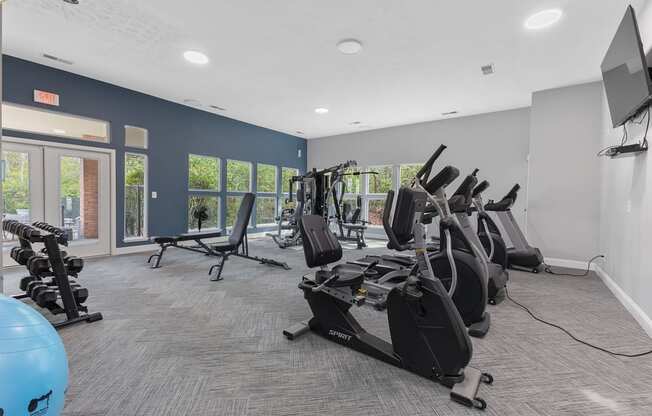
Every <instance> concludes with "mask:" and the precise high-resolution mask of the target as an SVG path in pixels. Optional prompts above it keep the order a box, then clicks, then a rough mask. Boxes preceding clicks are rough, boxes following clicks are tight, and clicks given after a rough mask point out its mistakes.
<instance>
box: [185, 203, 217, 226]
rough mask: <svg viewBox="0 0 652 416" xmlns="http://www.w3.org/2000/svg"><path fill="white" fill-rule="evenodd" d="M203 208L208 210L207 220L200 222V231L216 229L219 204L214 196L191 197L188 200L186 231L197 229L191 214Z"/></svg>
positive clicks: (195, 221)
mask: <svg viewBox="0 0 652 416" xmlns="http://www.w3.org/2000/svg"><path fill="white" fill-rule="evenodd" d="M200 206H204V207H206V208H207V209H208V211H207V214H208V219H206V220H204V221H202V225H201V227H202V230H204V229H210V228H217V226H218V223H219V221H218V217H219V212H220V211H219V207H220V206H219V202H218V199H217V197H216V196H191V197H190V198H188V230H196V229H197V220H196V219H195V218H194V216H193V213H194V211H195V209H196V208H197V207H200Z"/></svg>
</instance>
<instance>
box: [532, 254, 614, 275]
mask: <svg viewBox="0 0 652 416" xmlns="http://www.w3.org/2000/svg"><path fill="white" fill-rule="evenodd" d="M603 258H604V255H602V254H598V255H597V256H594V257H593V258H591V260H589V262H588V263H587V265H586V270H585V271H584V273H582V274H573V273H557V272H555V271H554V270H552V267H550V265H548V264H546V263H543V271H544V272H546V273H548V274H553V275H555V276H571V277H584V276H588V275H589V272H590V271H591V263H593V262H594V261H596V260H597V259H603Z"/></svg>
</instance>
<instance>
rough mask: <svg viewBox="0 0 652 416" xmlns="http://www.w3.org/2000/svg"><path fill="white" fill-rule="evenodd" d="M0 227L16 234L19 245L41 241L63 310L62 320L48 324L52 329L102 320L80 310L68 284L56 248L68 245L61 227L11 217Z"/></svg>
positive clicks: (99, 316)
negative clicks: (30, 222) (64, 314)
mask: <svg viewBox="0 0 652 416" xmlns="http://www.w3.org/2000/svg"><path fill="white" fill-rule="evenodd" d="M2 228H3V230H5V231H7V232H9V233H12V234H14V235H15V236H16V237H18V239H19V241H20V245H21V247H22V248H31V246H32V244H33V243H42V244H44V246H45V249H46V250H47V253H48V260H49V262H50V266H51V267H52V273H53V276H54V279H55V280H56V283H57V286H58V288H59V295H60V296H61V302H62V303H63V310H64V311H65V313H66V320H64V321H61V322H57V323H52V325H53V326H54V327H55V328H56V329H60V328H63V327H66V326H69V325H72V324H76V323H79V322H95V321H99V320H101V319H102V314H101V313H100V312H96V313H92V314H88V313H80V310H79V307H78V305H77V302H76V301H75V297H74V295H73V292H72V288H71V287H70V281H69V280H68V272H67V270H66V266H65V264H64V261H63V258H62V256H61V250H60V248H59V245H62V246H66V247H67V246H68V239H67V237H66V233H65V231H64V230H62V229H60V228H57V227H54V226H52V225H49V224H47V223H42V222H36V223H34V225H33V226H31V225H27V224H22V223H19V222H18V221H13V220H3V221H2ZM39 229H40V230H43V231H47V232H48V233H47V234H42V233H41V231H40V230H39ZM27 297H28V295H27V294H21V295H16V296H14V298H15V299H25V298H27Z"/></svg>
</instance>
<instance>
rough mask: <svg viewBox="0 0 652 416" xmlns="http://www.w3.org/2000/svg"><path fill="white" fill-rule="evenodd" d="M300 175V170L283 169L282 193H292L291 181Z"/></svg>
mask: <svg viewBox="0 0 652 416" xmlns="http://www.w3.org/2000/svg"><path fill="white" fill-rule="evenodd" d="M298 175H299V169H294V168H283V169H281V192H283V193H284V194H287V193H289V192H290V179H292V177H293V176H298Z"/></svg>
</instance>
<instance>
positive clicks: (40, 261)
mask: <svg viewBox="0 0 652 416" xmlns="http://www.w3.org/2000/svg"><path fill="white" fill-rule="evenodd" d="M28 267H29V273H30V274H31V275H33V276H37V277H44V276H47V275H49V274H51V271H50V261H49V260H48V258H47V257H36V256H34V257H33V258H31V259H30V260H29V265H28Z"/></svg>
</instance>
